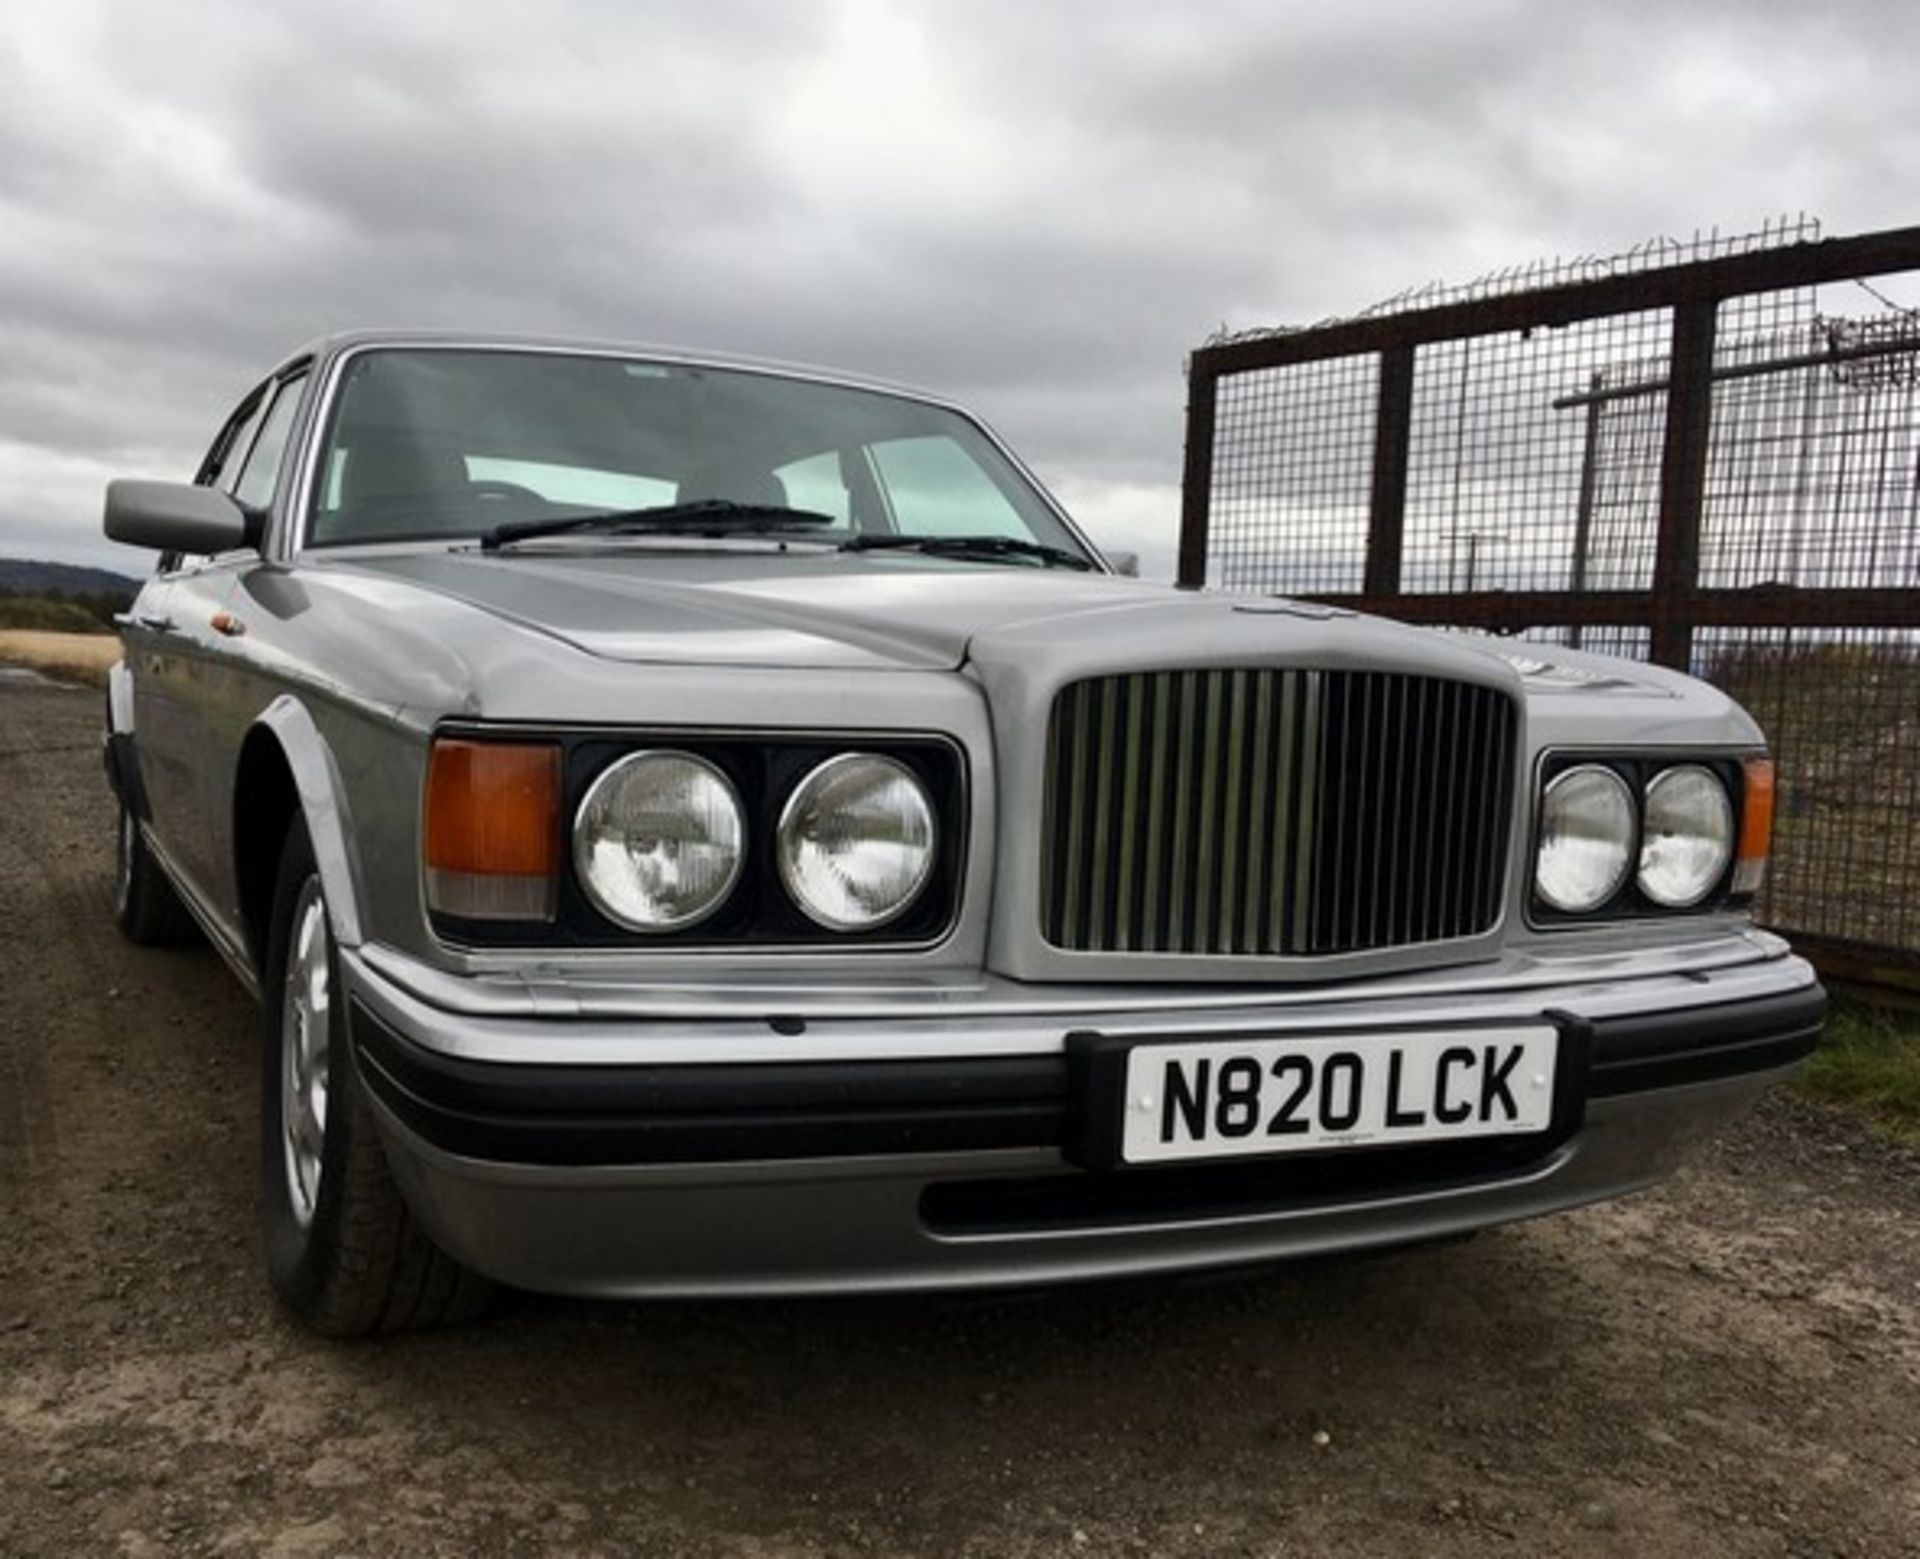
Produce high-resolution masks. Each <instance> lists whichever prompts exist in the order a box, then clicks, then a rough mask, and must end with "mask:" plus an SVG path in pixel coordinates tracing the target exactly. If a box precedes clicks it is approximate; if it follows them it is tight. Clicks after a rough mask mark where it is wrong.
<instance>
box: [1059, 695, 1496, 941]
mask: <svg viewBox="0 0 1920 1559" xmlns="http://www.w3.org/2000/svg"><path fill="white" fill-rule="evenodd" d="M1515 741H1516V717H1515V710H1514V705H1513V701H1512V700H1511V699H1510V698H1508V697H1507V696H1506V695H1505V694H1504V693H1501V692H1500V691H1498V690H1496V689H1493V688H1486V687H1479V686H1476V685H1474V684H1471V683H1465V682H1455V681H1449V680H1443V679H1440V678H1436V677H1419V676H1402V675H1398V674H1394V673H1389V672H1375V671H1308V670H1298V669H1293V668H1279V669H1274V668H1260V669H1249V670H1206V671H1176V672H1143V673H1135V674H1131V675H1126V676H1114V677H1095V678H1090V679H1088V680H1086V681H1083V682H1075V683H1071V684H1069V685H1068V686H1067V687H1065V688H1062V689H1061V691H1060V693H1059V695H1058V696H1057V697H1056V699H1055V700H1054V705H1053V718H1052V722H1051V726H1050V729H1049V731H1048V737H1047V764H1048V772H1047V788H1046V805H1045V815H1044V818H1043V820H1042V825H1041V827H1042V856H1041V875H1042V880H1041V895H1040V901H1041V917H1042V928H1043V930H1044V932H1045V935H1046V938H1047V940H1048V941H1049V942H1050V943H1052V944H1053V945H1054V946H1055V947H1059V948H1063V949H1068V950H1072V951H1085V952H1116V953H1185V954H1190V955H1201V956H1214V957H1233V956H1241V957H1313V956H1316V955H1324V954H1330V953H1346V952H1357V951H1362V950H1365V949H1371V948H1385V947H1397V946H1403V945H1406V944H1409V943H1417V942H1431V941H1438V940H1442V939H1445V938H1449V937H1462V936H1472V935H1476V934H1478V933H1481V932H1484V931H1487V930H1489V929H1490V928H1491V927H1492V926H1493V924H1494V923H1495V922H1496V921H1497V920H1498V919H1499V915H1500V904H1501V898H1502V891H1503V876H1504V868H1505V863H1506V853H1507V833H1508V824H1509V818H1510V816H1511V811H1512V805H1513V766H1514V743H1515Z"/></svg>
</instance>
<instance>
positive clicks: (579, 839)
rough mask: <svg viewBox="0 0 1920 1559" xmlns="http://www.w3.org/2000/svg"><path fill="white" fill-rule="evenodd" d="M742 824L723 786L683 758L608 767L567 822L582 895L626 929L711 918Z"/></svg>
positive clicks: (707, 768) (731, 870) (734, 863)
mask: <svg viewBox="0 0 1920 1559" xmlns="http://www.w3.org/2000/svg"><path fill="white" fill-rule="evenodd" d="M745 837H746V819H745V816H744V814H743V813H742V812H741V809H740V798H739V796H738V795H737V794H735V792H734V788H733V785H732V784H731V782H729V780H728V779H727V777H726V775H724V774H722V773H721V772H720V771H719V770H718V769H716V768H715V767H714V766H713V765H712V764H711V763H708V762H707V761H706V759H704V758H696V757H694V756H693V755H692V754H691V753H684V752H636V753H630V754H629V755H628V756H626V757H624V758H621V759H620V760H619V761H617V762H615V763H612V764H609V765H608V766H607V769H606V771H605V772H604V773H603V774H601V776H600V777H599V778H598V779H596V780H595V781H594V782H593V784H592V786H591V787H590V788H589V789H588V791H587V795H586V799H585V800H584V801H582V802H581V803H580V811H579V814H578V815H577V816H576V817H575V818H574V823H573V865H574V870H575V871H576V872H578V873H579V876H580V885H581V886H582V887H583V888H585V889H586V892H587V897H588V898H590V899H592V900H593V902H594V905H595V906H596V907H597V908H598V909H599V910H600V912H601V913H602V914H603V915H605V916H606V917H607V918H608V919H609V920H614V921H618V922H619V923H620V924H621V925H623V926H626V927H627V928H628V929H630V930H633V931H677V930H679V929H680V928H681V927H682V926H690V925H693V924H695V923H696V922H697V921H701V920H704V919H705V918H706V917H707V916H708V915H711V914H712V913H713V912H714V911H715V910H716V909H718V908H719V907H720V906H721V904H723V903H724V902H725V901H726V897H727V895H728V894H729V893H731V892H732V891H733V885H734V883H735V882H736V881H737V880H738V879H739V876H740V861H741V856H742V854H743V853H744V851H743V845H744V842H745Z"/></svg>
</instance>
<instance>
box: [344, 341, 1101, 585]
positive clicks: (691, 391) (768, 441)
mask: <svg viewBox="0 0 1920 1559" xmlns="http://www.w3.org/2000/svg"><path fill="white" fill-rule="evenodd" d="M319 473H320V475H319V484H318V489H317V491H316V494H315V498H314V504H313V513H312V522H311V526H310V529H309V533H308V540H309V543H310V544H312V545H316V546H337V545H345V544H349V543H364V542H385V541H403V540H415V539H429V538H436V537H460V536H477V535H480V534H482V533H484V532H487V531H489V530H491V529H492V528H493V527H495V526H497V525H500V524H503V523H514V522H519V521H528V520H532V521H538V520H542V519H546V518H550V517H551V518H564V517H566V516H567V515H570V514H589V513H595V512H600V511H607V510H620V511H625V510H636V509H647V508H655V507H660V506H665V505H670V504H681V503H689V502H695V501H699V500H707V499H720V500H725V501H729V502H733V503H740V504H751V505H767V506H772V507H775V508H791V509H797V510H804V511H807V512H808V513H810V514H814V515H825V516H827V518H828V520H829V522H830V523H829V524H828V525H827V526H825V527H821V526H819V525H818V523H817V522H814V524H813V525H812V526H811V527H810V528H809V532H808V533H809V534H811V535H821V536H826V537H831V536H833V535H835V534H836V533H837V534H839V535H841V536H853V535H898V536H908V537H915V536H921V537H926V536H969V537H975V536H997V537H1008V538H1013V539H1016V540H1021V541H1034V542H1041V543H1045V544H1047V545H1051V546H1056V547H1064V548H1068V549H1070V550H1072V551H1075V552H1079V551H1082V550H1083V549H1082V548H1081V547H1080V546H1079V544H1078V543H1077V542H1076V541H1075V539H1074V538H1073V536H1072V535H1071V534H1070V533H1069V532H1068V531H1067V529H1066V527H1065V526H1063V525H1062V524H1061V523H1060V521H1059V519H1058V518H1057V517H1056V516H1055V514H1054V513H1053V511H1052V510H1051V509H1050V508H1049V507H1048V505H1047V503H1046V502H1045V500H1044V499H1043V498H1041V497H1040V495H1039V494H1038V493H1036V492H1035V491H1034V489H1033V487H1032V486H1031V484H1030V483H1029V482H1027V480H1026V479H1025V478H1024V477H1023V476H1022V475H1021V474H1020V472H1019V471H1018V469H1017V468H1015V467H1014V466H1013V465H1012V463H1011V462H1009V461H1008V460H1007V459H1006V457H1005V456H1004V455H1003V454H1001V452H1000V451H999V449H998V448H997V447H996V446H995V445H994V443H993V442H992V440H990V439H989V438H988V437H987V436H986V435H985V434H984V433H982V432H981V431H980V429H979V428H978V427H977V426H975V425H974V424H973V423H972V422H970V421H968V420H967V419H966V418H965V417H962V416H959V415H957V414H956V413H954V412H951V411H948V410H946V409H945V408H943V407H939V406H933V405H929V404H927V403H925V402H922V401H916V400H912V399H909V398H907V397H904V396H895V395H888V394H884V393H881V392H877V391H872V390H863V389H854V388H849V387H846V386H841V385H833V384H823V383H820V382H818V381H814V380H807V379H799V378H791V377H786V376H782V375H779V374H773V373H758V372H752V371H747V370H740V369H728V368H713V367H703V366H690V365H686V364H680V363H670V362H655V361H645V360H639V359H632V358H621V357H606V356H593V355H586V354H579V353H562V352H553V351H517V350H516V351H509V350H494V349H488V350H478V349H467V348H458V349H447V348H421V347H409V348H399V347H395V348H385V349H380V350H371V351H363V352H360V353H357V354H356V355H355V356H354V357H353V358H352V359H351V360H350V361H349V363H348V365H347V367H346V369H345V372H344V376H343V378H342V382H341V384H340V386H339V389H338V391H337V393H336V395H335V398H334V404H333V410H332V414H331V417H330V419H329V423H328V428H327V433H326V440H325V443H324V445H323V448H322V452H321V463H320V467H319Z"/></svg>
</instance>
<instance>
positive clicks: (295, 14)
mask: <svg viewBox="0 0 1920 1559" xmlns="http://www.w3.org/2000/svg"><path fill="white" fill-rule="evenodd" d="M1917 34H1920V13H1915V12H1914V11H1913V8H1911V7H1907V6H1903V5H1895V4H1892V3H1890V0H1886V3H1880V4H1861V5H1857V6H1850V7H1832V8H1827V9H1826V10H1824V11H1822V10H1815V9H1813V8H1808V7H1804V6H1798V5H1789V4H1787V3H1785V0H1765V3H1762V4H1752V5H1740V6H1734V5H1730V4H1725V5H1711V6H1695V7H1688V8H1685V9H1684V10H1676V9H1674V8H1672V7H1670V6H1665V5H1656V4H1654V3H1653V0H1628V3H1623V4H1620V5H1612V6H1605V7H1593V6H1576V5H1571V4H1564V5H1563V4H1544V5H1543V4H1538V3H1531V0H1460V3H1457V4H1453V5H1449V6H1447V7H1434V6H1430V5H1418V4H1413V3H1411V0H1401V3H1398V4H1358V5H1348V6H1343V7H1339V8H1328V7H1311V8H1309V7H1290V6H1274V5H1273V4H1271V0H1258V3H1256V0H1221V3H1218V4H1210V5H1208V6H1206V7H1178V8H1175V7H1169V6H1165V5H1163V4H1157V3H1149V0H1106V3H1093V0H1087V3H1078V4H1050V5H1045V6H1038V5H1024V6H1018V5H1013V4H996V3H976V4H970V5H968V6H966V7H964V8H962V7H956V6H953V5H950V4H938V3H934V0H920V3H911V0H890V3H886V4H878V3H872V4H865V3H862V0H844V3H841V4H837V5H827V6H809V7H798V6H792V5H786V4H774V3H760V4H749V3H735V0H708V3H704V4H702V5H700V6H697V7H690V6H687V5H684V4H666V3H661V0H649V3H639V4H633V3H628V4H622V3H615V0H556V3H554V4H551V5H549V6H546V7H543V8H541V9H540V10H539V11H538V12H537V13H535V12H534V11H532V10H530V9H529V10H521V9H519V8H508V7H504V6H493V5H484V4H466V5H456V4H452V3H449V0H425V3H409V4H406V5H400V4H393V3H388V4H385V5H374V4H366V3H360V4H336V5H332V6H328V7H324V8H321V7H297V8H296V7H276V6H248V7H242V6H232V5H216V4H213V3H211V0H180V3H169V4H148V5H139V6H136V5H132V4H118V5H114V4H106V3H98V0H96V3H92V4H88V3H71V4H70V3H62V4H58V5H56V4H52V3H45V4H33V3H28V4H26V5H25V6H24V7H15V8H13V9H12V10H10V11H9V13H8V15H7V17H6V19H5V20H4V22H0V345H3V346H4V351H0V551H8V552H17V551H27V550H38V551H46V552H51V553H56V554H58V555H63V556H73V557H76V558H92V559H101V558H103V557H107V556H110V553H109V552H108V551H107V549H106V548H105V546H104V543H101V542H99V541H97V540H96V539H95V538H96V536H97V530H96V529H95V527H96V510H95V507H94V505H95V503H96V501H97V500H95V499H94V498H93V497H91V496H90V495H89V493H88V491H87V487H86V483H87V482H89V481H91V480H92V474H93V473H94V472H96V471H98V472H110V471H113V470H118V469H143V470H152V469H157V470H169V471H180V470H183V469H188V468H190V467H191V466H192V464H193V463H194V460H195V459H196V458H197V455H198V453H199V448H200V446H201V444H202V443H204V441H205V439H206V438H207V436H208V435H209V434H210V433H211V431H212V430H213V428H214V426H215V425H216V424H217V422H218V421H219V419H220V417H221V416H222V415H223V414H224V412H225V410H226V408H227V407H228V406H229V405H230V404H231V403H232V401H233V400H234V399H235V398H236V397H237V396H238V395H239V394H240V393H241V392H242V391H243V390H244V389H245V388H246V387H247V385H248V384H249V383H250V382H251V380H252V378H253V377H254V376H256V375H257V374H258V373H259V372H261V371H262V370H264V369H265V368H266V367H267V366H269V365H270V364H271V363H272V362H273V361H274V360H275V359H276V358H277V357H278V356H279V355H280V354H281V353H282V352H284V351H285V350H287V349H288V348H289V347H291V346H293V345H294V344H296V343H297V342H299V341H300V340H302V339H305V338H307V337H309V336H312V335H315V334H318V333H321V332H323V331H326V330H330V329H334V328H339V327H342V326H347V325H354V324H364V323H404V324H413V323H418V324H449V325H474V326H478V327H481V328H497V329H521V330H558V331H566V332H573V333H584V334H595V335H601V334H604V335H613V336H619V337H623V338H629V339H644V340H654V341H661V342H668V343H677V344H684V345H692V346H711V347H716V348H721V349H726V350H735V351H745V352H752V353H759V354H764V355H769V356H777V357H784V358H790V359H798V360H805V361H815V362H824V363H827V364H831V365H835V366H842V367H847V368H851V369H855V370H860V371H864V372H871V373H876V374H880V375H883V376H886V377H890V378H895V379H900V380H905V381H908V382H913V383H919V384H923V385H926V386H928V387H930V388H933V389H936V390H941V391H945V392H948V393H952V394H954V395H956V396H958V397H960V398H962V399H964V400H967V401H969V402H971V403H973V404H975V405H976V406H977V407H978V408H979V409H980V410H982V411H983V412H984V413H985V414H986V415H987V416H988V417H989V419H990V420H992V421H993V422H994V423H995V424H996V425H997V426H999V427H1000V428H1001V430H1002V431H1003V432H1005V433H1006V434H1008V435H1009V437H1010V438H1011V439H1012V440H1013V441H1014V442H1015V443H1016V444H1017V445H1018V446H1019V447H1020V448H1021V449H1022V450H1023V451H1024V452H1025V453H1026V454H1027V455H1029V457H1030V458H1031V459H1032V460H1033V462H1034V464H1035V466H1036V467H1037V468H1038V469H1039V470H1040V472H1041V473H1042V474H1043V475H1045V476H1049V477H1054V478H1057V479H1058V480H1059V481H1060V482H1061V483H1062V485H1066V486H1070V487H1072V488H1074V490H1076V491H1086V492H1102V491H1106V492H1124V493H1125V495H1126V520H1125V524H1126V526H1127V527H1129V528H1130V532H1129V533H1130V534H1136V533H1142V527H1147V526H1150V525H1152V524H1154V523H1156V522H1155V521H1154V519H1153V518H1152V516H1153V515H1154V514H1155V512H1156V511H1157V508H1158V505H1159V497H1158V496H1157V495H1162V494H1164V495H1169V512H1168V514H1167V518H1166V520H1165V522H1164V523H1165V525H1166V526H1167V534H1168V536H1169V539H1170V534H1171V525H1172V515H1171V509H1170V495H1171V491H1172V486H1173V484H1174V483H1175V482H1177V479H1178V471H1179V461H1180V444H1181V431H1182V430H1181V416H1182V408H1183V405H1184V399H1185V395H1184V385H1183V383H1182V379H1181V366H1182V361H1183V358H1184V354H1185V353H1186V351H1187V350H1189V349H1190V348H1191V347H1192V346H1193V345H1194V344H1196V343H1197V342H1198V341H1199V340H1200V339H1202V338H1203V337H1204V336H1206V335H1207V334H1208V333H1209V332H1210V331H1212V330H1213V329H1214V328H1215V327H1217V326H1220V325H1228V326H1232V327H1244V326H1250V325H1260V324H1274V323H1284V322H1300V321H1305V320H1310V319H1313V318H1317V317H1320V316H1323V315H1325V314H1328V313H1334V312H1350V311H1352V310H1354V309H1356V308H1358V307H1361V306H1364V305H1365V304H1367V303H1370V302H1372V301H1374V300H1376V299H1377V298H1379V297H1382V296H1385V295H1387V294H1390V293H1393V292H1396V291H1398V290H1400V289H1402V288H1404V287H1407V286H1409V285H1415V284H1419V283H1422V282H1425V281H1427V280H1429V279H1432V278H1434V277H1436V276H1449V277H1451V278H1453V279H1456V280H1459V279H1464V278H1466V277H1469V276H1471V275H1473V274H1475V273H1477V272H1479V271H1481V270H1484V269H1487V268H1491V267H1494V266H1499V265H1505V264H1511V263H1514V262H1517V261H1522V260H1526V259H1531V258H1534V257H1536V256H1537V255H1539V254H1542V253H1551V252H1555V251H1561V252H1575V253H1577V252H1582V251H1591V250H1599V251H1606V250H1611V249H1616V248H1619V247H1622V246H1624V245H1626V244H1630V243H1632V242H1635V241H1636V240H1638V239H1640V238H1642V237H1645V236H1648V235H1649V234H1651V233H1654V232H1658V231H1662V230H1667V231H1680V232H1689V231H1691V230H1692V229H1693V228H1694V227H1696V226H1700V225H1705V224H1710V223H1713V222H1720V223H1722V224H1725V225H1729V226H1734V227H1739V226H1746V225H1749V224H1752V223H1755V222H1757V221H1758V220H1759V219H1760V218H1761V217H1763V216H1766V215H1771V214H1775V213H1778V212H1781V211H1785V210H1795V209H1799V208H1802V207H1808V208H1812V209H1815V210H1820V211H1823V212H1824V213H1825V214H1826V215H1827V216H1828V218H1829V220H1830V222H1831V223H1832V224H1833V225H1834V227H1835V230H1845V229H1849V228H1862V227H1871V226H1890V225H1895V224H1896V223H1898V222H1901V221H1903V220H1905V219H1906V218H1907V216H1908V215H1909V213H1908V212H1907V211H1906V210H1905V209H1904V194H1903V192H1904V179H1905V170H1906V169H1907V168H1909V167H1911V166H1912V163H1913V161H1914V156H1913V154H1914V151H1915V147H1914V146H1913V145H1912V144H1911V143H1912V142H1913V141H1914V140H1915V139H1916V137H1917V136H1920V132H1909V131H1907V130H1906V129H1905V128H1904V126H1903V121H1902V117H1901V113H1900V109H1901V106H1902V105H1904V103H1905V102H1907V101H1910V99H1911V88H1912V86H1913V84H1914V81H1913V78H1914V75H1915V70H1916V67H1913V66H1910V65H1909V64H1908V63H1907V62H1908V61H1909V60H1912V59H1915V58H1916V57H1920V55H1916V51H1915V49H1914V47H1913V45H1914V44H1915V43H1916V42H1920V36H1916V35H1917ZM894 41H897V42H898V43H899V46H900V49H901V50H902V52H901V53H900V54H898V55H897V56H896V55H894V54H891V53H889V52H888V49H889V48H890V47H892V43H893V42H894ZM862 51H866V52H864V53H863V52H862ZM834 62H837V63H834ZM830 63H831V64H832V67H833V68H832V74H831V75H827V76H823V75H822V74H821V73H822V71H823V70H824V69H826V68H827V67H828V66H829V64H830ZM902 82H904V83H906V90H907V96H906V98H905V100H904V101H903V100H901V99H900V98H899V97H898V96H897V95H895V96H889V91H890V90H891V89H897V88H900V87H901V83H902ZM836 116H837V117H836ZM828 119H831V120H832V123H830V124H829V123H826V122H825V121H826V120H828ZM36 451H37V452H41V456H42V458H43V459H44V462H45V464H46V467H47V469H48V470H49V471H55V470H57V472H58V477H57V480H56V479H53V478H51V477H50V478H49V479H48V480H47V482H45V483H44V484H42V485H39V486H36V484H35V483H34V482H33V479H32V476H31V473H32V471H33V470H34V453H35V452H36Z"/></svg>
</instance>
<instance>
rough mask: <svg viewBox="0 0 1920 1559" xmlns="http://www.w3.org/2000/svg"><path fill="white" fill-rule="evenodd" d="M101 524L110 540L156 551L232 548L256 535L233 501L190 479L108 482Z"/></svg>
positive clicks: (203, 551) (209, 551)
mask: <svg viewBox="0 0 1920 1559" xmlns="http://www.w3.org/2000/svg"><path fill="white" fill-rule="evenodd" d="M105 524H106V530H107V535H108V536H110V537H112V538H113V540H115V541H124V542H126V543H127V545H129V546H132V547H151V548H153V549H154V550H155V551H156V552H188V553H199V554H203V555H207V554H212V553H215V552H231V551H232V550H233V549H234V548H235V547H244V546H249V545H252V544H254V543H255V542H256V541H257V539H258V532H257V531H256V529H255V527H254V524H253V522H252V519H251V517H250V516H249V515H248V513H247V511H246V510H245V509H243V508H242V507H241V506H240V505H239V504H238V503H236V502H235V501H234V500H233V499H231V498H229V497H228V496H227V495H226V494H225V493H223V492H221V491H219V489H217V488H213V487H198V486H195V485H193V484H192V483H189V482H126V481H122V482H109V483H107V509H106V519H105Z"/></svg>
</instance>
